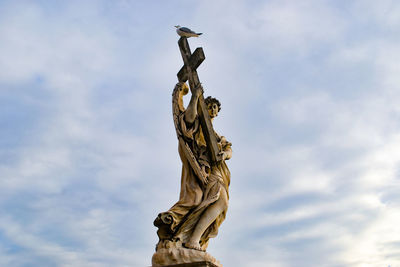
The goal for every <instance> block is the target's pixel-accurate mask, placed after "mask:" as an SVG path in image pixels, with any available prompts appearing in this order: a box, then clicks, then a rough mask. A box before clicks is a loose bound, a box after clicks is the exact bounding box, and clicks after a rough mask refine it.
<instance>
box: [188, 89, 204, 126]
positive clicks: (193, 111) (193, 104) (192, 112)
mask: <svg viewBox="0 0 400 267" xmlns="http://www.w3.org/2000/svg"><path fill="white" fill-rule="evenodd" d="M202 94H203V88H202V87H201V85H199V86H198V87H196V89H195V90H193V92H192V97H191V98H190V102H189V105H188V107H187V108H186V112H185V121H186V122H187V123H190V124H191V123H193V122H194V120H195V119H196V116H197V102H198V100H199V97H200V95H202Z"/></svg>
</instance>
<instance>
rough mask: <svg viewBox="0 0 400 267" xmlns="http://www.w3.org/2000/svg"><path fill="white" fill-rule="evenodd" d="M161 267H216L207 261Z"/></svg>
mask: <svg viewBox="0 0 400 267" xmlns="http://www.w3.org/2000/svg"><path fill="white" fill-rule="evenodd" d="M163 267H217V265H215V264H212V263H211V262H209V261H201V262H192V263H182V264H174V265H167V266H163Z"/></svg>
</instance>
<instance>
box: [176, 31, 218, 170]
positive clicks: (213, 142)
mask: <svg viewBox="0 0 400 267" xmlns="http://www.w3.org/2000/svg"><path fill="white" fill-rule="evenodd" d="M178 44H179V49H180V51H181V55H182V59H183V62H184V66H183V67H182V68H181V70H180V71H179V72H178V74H177V76H178V80H179V81H180V82H186V81H187V80H189V86H190V91H191V92H192V93H193V90H195V88H197V87H198V86H200V80H199V76H198V75H197V71H196V69H197V68H198V67H199V66H200V64H201V63H202V62H203V61H204V59H205V58H206V57H205V56H204V52H203V48H201V47H198V48H197V49H196V50H195V51H194V53H193V54H192V53H191V52H190V47H189V43H188V41H187V38H186V37H181V38H180V39H179V41H178ZM197 107H198V110H197V113H198V114H199V119H200V124H201V128H202V130H203V135H204V139H205V141H206V143H207V149H208V153H209V156H210V159H211V161H212V162H214V163H215V162H218V161H220V160H221V156H220V155H219V149H218V143H217V138H216V136H215V133H214V129H213V127H212V124H211V119H210V116H209V115H208V110H207V106H206V104H205V102H204V96H203V95H200V97H199V102H198V104H197Z"/></svg>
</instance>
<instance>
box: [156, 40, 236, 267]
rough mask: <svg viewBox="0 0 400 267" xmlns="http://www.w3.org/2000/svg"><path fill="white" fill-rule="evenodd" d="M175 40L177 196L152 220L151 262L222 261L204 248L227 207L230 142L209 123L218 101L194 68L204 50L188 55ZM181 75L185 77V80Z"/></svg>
mask: <svg viewBox="0 0 400 267" xmlns="http://www.w3.org/2000/svg"><path fill="white" fill-rule="evenodd" d="M178 43H179V48H180V50H181V54H182V59H183V61H184V67H183V68H182V71H181V76H182V77H180V76H179V74H178V77H180V78H179V79H180V82H179V83H177V84H176V86H175V88H174V91H173V93H172V111H173V120H174V124H175V129H176V133H177V137H178V141H179V146H178V151H179V156H180V158H181V160H182V175H181V191H180V195H179V200H178V202H176V203H175V205H173V206H172V207H171V208H170V209H169V210H168V211H165V212H161V213H159V214H158V216H157V218H156V219H155V220H154V225H155V226H156V227H157V228H158V231H157V235H158V237H159V242H158V244H157V246H156V252H155V253H154V255H153V258H152V264H153V266H154V267H160V266H170V265H176V264H194V263H196V264H198V263H199V262H208V263H206V264H213V265H214V266H216V267H222V265H221V264H220V263H219V262H217V261H216V260H215V258H214V257H212V256H211V255H210V254H208V253H207V252H206V249H207V247H208V242H209V239H210V238H213V237H215V236H216V235H217V234H218V228H219V226H220V225H221V224H222V222H223V221H224V220H225V216H226V212H227V209H228V203H229V184H230V171H229V169H228V166H227V164H226V162H225V161H226V160H229V159H230V158H231V157H232V149H231V146H232V144H231V143H230V142H228V141H227V139H226V138H225V137H224V136H221V135H219V134H217V133H216V132H215V131H214V128H213V125H212V123H213V120H214V118H216V117H217V116H218V113H219V111H220V110H221V103H220V102H219V100H217V99H215V98H213V97H207V98H204V96H203V93H204V91H203V87H202V85H201V83H200V81H199V78H198V76H197V72H196V68H197V67H198V66H199V65H200V64H201V62H202V61H203V60H204V58H205V56H204V53H203V50H202V49H200V48H199V49H197V50H196V51H197V52H195V53H194V54H193V55H192V54H191V52H190V48H189V44H188V42H187V39H186V38H185V37H182V38H181V39H180V40H179V42H178ZM183 76H186V78H185V77H183ZM184 79H188V80H189V86H188V85H187V84H186V83H184V82H183V81H184ZM189 87H190V91H191V93H192V95H191V98H190V102H189V104H188V105H187V107H186V108H185V105H184V103H183V96H184V95H186V94H187V93H188V92H189ZM213 265H204V266H213ZM184 266H202V265H184Z"/></svg>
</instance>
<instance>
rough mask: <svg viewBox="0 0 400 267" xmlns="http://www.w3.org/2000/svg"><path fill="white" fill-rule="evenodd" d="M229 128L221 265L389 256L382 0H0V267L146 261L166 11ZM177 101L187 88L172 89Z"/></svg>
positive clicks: (170, 176) (213, 244) (399, 15)
mask: <svg viewBox="0 0 400 267" xmlns="http://www.w3.org/2000/svg"><path fill="white" fill-rule="evenodd" d="M177 24H179V25H184V26H187V27H189V28H191V29H193V30H195V31H198V32H203V35H201V37H200V38H191V39H189V43H190V46H191V48H192V50H194V49H195V48H196V47H200V46H201V47H203V49H204V52H205V55H206V60H205V61H204V62H203V63H202V65H201V66H200V67H199V69H198V73H199V77H200V80H201V82H202V84H203V87H204V90H205V95H212V96H214V97H216V98H218V99H219V100H220V101H221V103H222V109H221V112H220V114H219V116H218V117H217V118H216V119H215V122H214V128H215V130H216V131H217V132H218V133H220V134H221V135H224V136H226V138H227V139H228V140H229V141H230V142H232V143H233V146H232V149H233V157H232V159H231V160H229V161H228V162H227V164H228V166H229V168H230V170H231V174H232V177H231V186H230V189H229V190H230V206H229V210H228V214H227V218H226V220H225V221H224V223H223V224H222V225H221V227H220V229H219V234H218V236H217V237H216V238H214V239H212V240H211V241H210V245H209V248H208V252H209V253H210V254H212V255H213V256H214V257H216V258H217V259H218V260H219V261H220V262H221V263H222V264H223V265H224V266H226V267H243V266H245V267H247V266H248V267H268V266H273V267H291V266H296V267H303V266H304V267H306V266H307V267H310V266H311V267H313V266H328V267H330V266H332V267H342V266H351V267H353V266H354V267H370V266H371V267H375V266H384V267H387V266H391V267H395V266H400V227H399V225H400V195H399V193H398V192H399V191H400V105H399V103H400V75H399V72H400V67H399V66H400V65H399V61H400V45H399V43H400V2H399V1H394V0H393V1H390V0H380V1H373V0H362V1H361V0H359V1H357V0H350V1H333V0H319V1H317V0H304V1H296V0H266V1H260V0H251V1H242V0H234V1H232V0H231V1H228V0H212V1H211V0H209V1H208V0H204V1H192V0H189V1H174V0H171V1H139V0H138V1H133V0H131V1H128V0H114V1H106V0H104V1H101V0H99V1H91V0H88V1H75V0H71V1H61V0H55V1H44V0H37V1H24V0H21V1H5V0H2V1H0V37H1V41H0V128H1V130H0V214H1V216H0V266H18V267H19V266H42V267H46V266H96V267H97V266H100V267H103V266H104V267H105V266H118V267H119V266H121V267H122V266H135V267H136V266H138V267H140V266H150V265H151V256H152V254H153V253H154V249H155V244H156V243H157V241H158V238H157V235H156V228H155V227H154V226H153V220H154V219H155V217H156V216H157V214H158V213H159V212H162V211H166V210H167V209H169V208H170V207H171V206H172V205H173V204H174V203H175V202H176V201H177V200H178V195H179V190H180V188H179V186H180V172H181V162H180V159H179V156H178V152H177V145H178V144H177V139H176V133H175V129H174V125H173V121H172V111H171V93H172V90H173V88H174V86H175V84H176V82H177V78H176V73H177V72H178V71H179V69H180V68H181V66H182V59H181V56H180V53H179V48H178V45H177V41H178V36H177V34H176V32H175V28H174V27H173V26H174V25H177ZM185 101H186V103H187V102H188V98H186V99H185Z"/></svg>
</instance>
